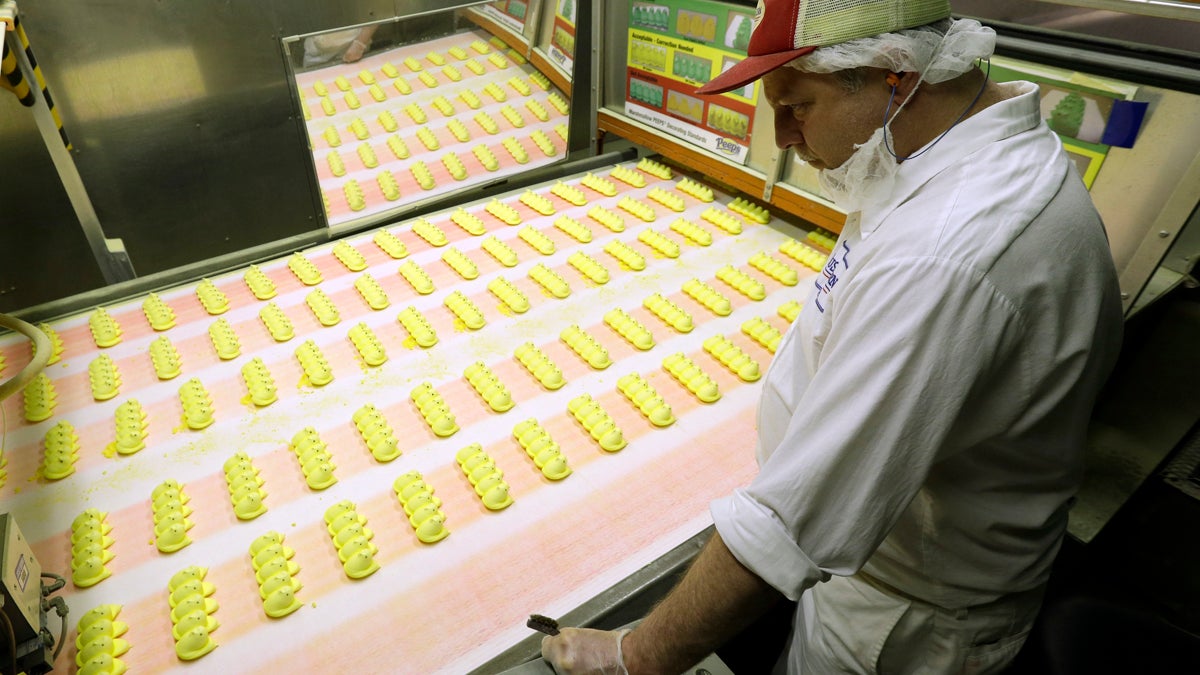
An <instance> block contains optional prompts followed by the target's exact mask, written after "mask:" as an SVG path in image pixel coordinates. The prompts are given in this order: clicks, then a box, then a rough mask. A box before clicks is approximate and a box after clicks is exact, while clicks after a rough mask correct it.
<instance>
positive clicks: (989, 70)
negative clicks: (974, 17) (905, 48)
mask: <svg viewBox="0 0 1200 675" xmlns="http://www.w3.org/2000/svg"><path fill="white" fill-rule="evenodd" d="M984 60H985V61H987V72H985V73H984V74H983V84H981V85H979V91H978V92H976V93H975V98H973V99H971V103H970V104H968V105H967V107H966V109H965V110H963V111H962V114H961V115H959V116H958V119H956V120H954V124H951V125H950V126H948V127H946V130H945V131H943V132H942V133H941V134H940V135H939V136H938V137H937V138H935V139H933V142H932V143H930V144H929V145H927V146H925V149H924V150H922V151H920V152H918V153H915V154H912V155H909V156H907V157H901V156H899V155H897V154H896V152H895V151H894V150H892V146H891V144H889V143H888V137H887V122H888V115H889V114H891V112H892V102H893V101H895V100H896V85H895V84H893V85H892V95H891V96H890V97H889V98H888V104H887V108H886V109H885V110H884V111H883V147H884V148H886V149H887V151H888V153H889V154H891V156H892V157H895V158H896V161H897V162H903V161H906V160H909V159H913V158H915V157H920V156H921V155H923V154H925V153H927V152H929V151H930V150H931V149H933V146H935V145H937V144H938V141H941V140H942V139H943V138H945V137H946V134H948V133H950V130H951V129H953V128H954V127H956V126H958V123H959V122H961V121H963V118H964V117H966V116H967V113H969V112H971V108H974V107H975V104H976V103H978V102H979V98H980V97H981V96H983V90H984V89H987V83H988V78H989V77H990V76H991V74H992V60H991V59H990V58H988V59H984ZM891 81H892V80H891V79H889V80H888V82H889V83H891Z"/></svg>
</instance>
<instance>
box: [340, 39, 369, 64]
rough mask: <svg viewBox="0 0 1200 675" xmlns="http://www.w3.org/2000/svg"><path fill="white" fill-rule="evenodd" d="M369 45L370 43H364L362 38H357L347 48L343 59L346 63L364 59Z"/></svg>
mask: <svg viewBox="0 0 1200 675" xmlns="http://www.w3.org/2000/svg"><path fill="white" fill-rule="evenodd" d="M368 46H369V45H367V44H366V43H364V42H363V41H362V40H358V39H355V40H354V42H351V43H350V46H349V47H347V48H346V53H345V54H343V55H342V61H344V62H346V63H354V62H355V61H358V60H360V59H362V57H363V54H365V53H366V51H367V47H368Z"/></svg>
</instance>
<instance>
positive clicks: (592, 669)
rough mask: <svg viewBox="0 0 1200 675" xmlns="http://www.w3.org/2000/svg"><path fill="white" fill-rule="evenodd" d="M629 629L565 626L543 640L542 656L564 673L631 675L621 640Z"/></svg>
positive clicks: (575, 674)
mask: <svg viewBox="0 0 1200 675" xmlns="http://www.w3.org/2000/svg"><path fill="white" fill-rule="evenodd" d="M627 633H629V630H628V629H627V630H618V631H610V630H594V629H591V628H563V629H562V631H561V632H560V633H559V634H558V635H552V636H546V637H545V638H543V639H542V658H544V659H546V662H547V663H549V664H550V665H552V666H554V670H555V672H558V673H560V674H561V675H629V671H628V670H627V669H626V668H625V663H624V659H623V657H622V654H621V640H622V639H623V638H624V637H625V635H626V634H627Z"/></svg>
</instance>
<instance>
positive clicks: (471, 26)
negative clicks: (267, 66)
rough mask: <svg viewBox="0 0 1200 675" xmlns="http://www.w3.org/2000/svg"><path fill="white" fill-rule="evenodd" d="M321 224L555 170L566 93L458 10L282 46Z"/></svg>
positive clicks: (365, 219) (380, 215) (359, 219)
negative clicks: (322, 215)
mask: <svg viewBox="0 0 1200 675" xmlns="http://www.w3.org/2000/svg"><path fill="white" fill-rule="evenodd" d="M284 47H285V50H286V52H287V55H288V59H289V64H290V66H291V68H292V74H293V77H294V80H295V84H296V90H297V94H298V99H297V100H298V101H299V105H300V108H301V110H300V112H301V114H302V115H303V119H304V126H305V130H306V131H307V136H308V144H309V148H310V149H311V151H312V159H313V167H314V169H315V175H316V181H317V183H318V186H319V189H320V192H321V197H322V200H323V204H324V210H325V215H326V219H327V222H328V225H329V226H331V227H334V226H343V225H347V224H355V225H358V224H369V223H374V222H382V221H385V220H388V219H390V218H392V217H395V216H397V215H399V214H402V213H404V212H405V211H409V210H412V208H413V207H415V206H416V205H417V204H420V203H422V202H427V201H429V200H433V199H435V198H440V197H445V196H447V195H450V194H454V193H459V192H463V191H465V190H468V189H470V188H472V187H479V186H481V185H484V184H488V183H493V182H497V181H499V180H501V179H503V178H504V177H506V176H510V175H513V174H516V173H520V172H523V171H527V170H529V169H533V168H535V167H541V166H545V165H547V164H552V163H555V162H558V161H561V160H562V159H563V158H564V157H565V154H566V147H567V129H568V126H569V124H568V117H567V108H568V105H567V96H566V95H565V94H564V93H563V92H562V91H560V90H559V89H558V88H557V87H555V86H554V84H552V83H551V81H550V79H549V78H547V77H546V76H545V75H543V74H542V73H540V72H538V71H537V70H536V69H534V68H533V66H532V65H530V64H529V63H527V62H526V60H525V58H524V57H523V56H522V55H521V54H519V53H518V52H517V51H515V50H513V49H511V48H509V47H508V45H506V44H505V43H504V42H503V41H502V40H501V39H500V38H499V37H497V36H495V35H492V34H489V33H488V32H487V30H486V29H484V28H481V27H480V26H479V25H477V24H476V23H475V22H472V21H470V20H468V18H467V17H466V14H465V11H464V10H454V11H446V12H438V13H434V14H426V15H422V16H418V17H407V18H400V19H394V20H388V21H384V22H380V23H374V24H367V25H365V26H359V27H351V28H347V29H342V30H335V31H327V32H323V33H317V34H310V35H303V36H295V37H291V38H286V39H285V40H284Z"/></svg>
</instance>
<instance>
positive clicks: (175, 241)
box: [0, 0, 469, 309]
mask: <svg viewBox="0 0 1200 675" xmlns="http://www.w3.org/2000/svg"><path fill="white" fill-rule="evenodd" d="M464 4H469V3H454V2H432V1H415V0H414V1H398V0H395V1H393V0H344V1H341V2H328V1H322V2H317V1H313V0H301V1H295V0H292V1H289V2H284V1H283V0H271V1H266V2H238V3H233V2H228V1H218V0H197V1H194V2H177V1H176V2H155V3H146V2H122V1H120V0H107V1H103V2H91V3H86V4H81V3H76V2H68V1H67V0H23V1H22V2H21V4H20V13H21V14H20V15H21V18H22V23H23V25H24V27H25V31H26V33H27V34H28V36H29V40H30V43H31V46H32V48H33V51H34V53H35V56H36V57H37V60H38V63H39V65H40V67H41V72H42V74H43V75H44V76H45V79H46V81H47V84H48V85H49V87H50V91H51V93H52V95H53V97H54V100H55V102H56V104H57V109H58V112H59V115H60V116H61V118H62V122H63V125H64V128H65V129H66V131H67V133H68V134H69V135H70V137H71V139H72V141H73V143H74V159H75V163H76V165H77V167H78V170H79V173H80V176H81V177H82V179H83V183H84V185H85V186H86V188H87V191H88V193H89V195H90V197H91V200H92V203H93V205H94V207H95V210H96V213H97V216H98V218H99V221H100V223H101V225H102V226H103V228H104V231H105V233H106V234H107V235H108V236H110V237H119V238H121V239H123V240H124V242H125V245H126V248H127V250H128V253H129V256H130V258H131V260H132V262H133V266H134V268H135V269H136V270H137V272H138V274H140V275H146V274H153V273H155V272H160V271H164V270H170V269H173V268H177V267H179V266H182V265H188V264H192V263H196V262H198V261H202V260H205V259H208V258H212V257H215V256H222V255H226V254H231V253H234V252H236V251H240V250H244V249H248V248H252V247H255V246H260V245H263V244H266V243H269V242H273V241H277V240H282V239H285V238H288V237H293V236H297V235H301V234H304V233H308V232H312V231H313V230H316V229H318V228H319V227H320V217H321V216H320V210H319V208H320V207H319V204H318V203H317V201H316V194H315V192H314V190H313V188H312V185H311V179H310V171H311V159H310V158H309V157H308V155H307V147H306V146H307V143H306V140H305V139H304V137H303V135H302V132H301V128H300V126H299V125H298V124H297V122H296V120H295V112H294V108H293V105H292V94H291V91H290V89H291V87H292V84H291V82H290V80H289V78H288V77H287V69H286V64H285V62H284V55H283V49H282V47H281V37H283V36H286V35H296V34H302V33H307V32H315V31H320V30H327V29H331V28H335V27H338V26H347V25H356V24H361V23H365V22H369V21H374V20H380V19H384V18H388V17H392V16H396V15H403V14H411V13H423V12H428V11H432V10H434V9H442V8H446V7H451V6H457V5H464ZM0 94H2V98H3V99H4V100H3V101H2V103H0V149H2V150H3V155H2V157H3V159H2V160H0V246H2V247H3V248H2V249H0V250H3V251H4V252H5V256H4V261H5V263H4V266H3V270H2V271H0V289H3V290H4V294H2V295H0V309H15V308H21V307H28V306H30V305H35V304H41V303H46V302H50V301H52V300H55V299H57V298H61V297H63V296H65V295H69V294H75V293H79V292H82V291H86V290H89V289H96V288H98V287H100V286H102V285H103V279H102V277H101V276H100V275H99V273H98V271H97V269H96V264H95V262H94V260H92V259H90V258H91V256H90V254H89V251H88V248H87V245H86V241H85V240H84V237H83V234H82V232H81V231H80V230H79V224H78V222H77V221H76V218H75V215H74V213H73V212H72V210H71V209H70V206H69V204H68V202H67V200H66V197H65V194H64V193H63V192H62V187H61V183H60V181H59V179H58V177H57V174H56V173H55V171H54V169H53V167H52V165H50V163H49V158H48V155H47V152H46V149H45V147H44V146H42V145H41V144H40V140H39V137H38V135H37V131H36V127H34V125H33V120H32V117H31V116H30V115H29V111H27V110H25V109H23V108H22V107H21V106H20V105H19V104H18V103H17V102H16V100H15V98H13V97H12V96H10V95H8V94H7V93H3V92H0ZM31 229H35V230H36V231H37V232H38V235H39V236H37V237H36V239H35V238H34V237H31V236H29V232H30V230H31Z"/></svg>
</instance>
